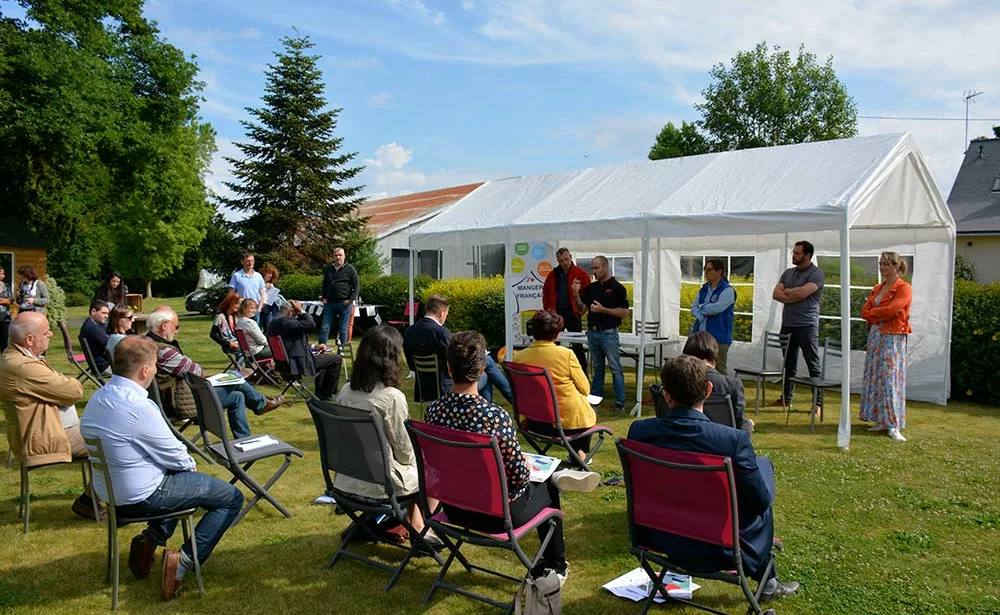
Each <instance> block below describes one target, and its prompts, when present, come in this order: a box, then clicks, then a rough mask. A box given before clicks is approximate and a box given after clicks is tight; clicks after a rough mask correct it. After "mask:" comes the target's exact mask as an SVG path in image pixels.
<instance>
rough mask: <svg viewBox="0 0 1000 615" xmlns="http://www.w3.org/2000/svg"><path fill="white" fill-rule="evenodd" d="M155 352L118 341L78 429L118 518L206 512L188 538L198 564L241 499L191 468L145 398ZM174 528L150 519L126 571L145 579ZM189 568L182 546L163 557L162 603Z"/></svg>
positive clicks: (143, 341)
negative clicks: (95, 453) (108, 373)
mask: <svg viewBox="0 0 1000 615" xmlns="http://www.w3.org/2000/svg"><path fill="white" fill-rule="evenodd" d="M156 351H157V347H156V344H155V343H154V342H153V341H152V340H150V339H147V338H145V337H142V336H128V337H126V338H125V339H123V340H122V341H121V342H119V343H118V346H117V347H116V348H115V360H114V365H115V374H114V375H113V376H112V377H111V380H110V381H108V383H107V384H106V385H105V386H103V387H101V388H100V389H99V390H98V391H97V392H96V393H94V395H93V396H91V398H90V401H89V402H88V403H87V408H86V410H85V411H84V414H83V418H82V419H81V421H80V430H81V432H82V433H83V435H84V436H85V437H87V438H97V437H99V438H100V439H101V443H102V444H103V446H104V455H105V462H106V463H107V465H108V468H109V470H110V474H111V483H112V486H113V487H114V490H115V500H116V503H117V508H116V510H117V512H118V514H120V515H123V516H127V517H138V516H148V515H157V514H164V513H168V512H173V511H175V510H180V509H184V508H191V507H196V506H197V507H200V508H203V509H205V511H206V512H205V514H204V516H203V517H202V518H201V521H199V522H198V526H197V528H196V529H195V533H194V539H195V540H197V541H198V559H199V560H200V562H201V564H202V565H204V563H205V560H207V559H208V556H209V555H211V554H212V550H213V549H214V548H215V545H216V544H218V542H219V539H220V538H222V535H223V534H224V533H225V532H226V530H227V529H229V526H230V525H231V524H232V522H233V519H235V518H236V516H237V515H238V514H239V512H240V509H241V508H242V507H243V494H242V493H241V492H240V490H239V489H237V488H236V487H234V486H232V485H230V484H229V483H227V482H225V481H223V480H220V479H218V478H215V477H213V476H209V475H207V474H201V473H199V472H196V471H195V462H194V459H192V458H191V456H190V455H189V454H188V452H187V449H186V448H185V447H184V445H183V444H181V443H180V441H178V440H177V438H175V437H174V435H173V433H172V432H171V431H170V429H169V428H168V427H167V424H166V422H164V420H163V417H162V416H161V415H160V411H159V409H158V408H157V407H156V405H155V403H154V402H153V401H152V400H150V399H149V397H148V395H147V393H146V389H147V387H149V385H150V384H151V383H152V382H153V378H154V377H155V375H156ZM93 481H94V489H95V490H96V491H97V494H98V495H99V496H100V497H101V499H106V498H107V495H108V490H107V485H105V483H104V476H103V475H102V474H95V475H94V478H93ZM176 527H177V520H176V519H171V520H163V521H150V522H149V524H148V526H147V527H146V529H145V530H143V531H142V533H141V534H139V535H138V536H136V537H135V538H134V539H133V540H132V547H131V551H130V552H129V569H130V570H131V571H132V573H133V574H134V575H135V576H136V578H140V579H142V578H145V577H147V576H148V575H149V570H150V568H151V566H152V563H153V556H154V554H155V551H156V547H157V545H166V542H167V539H168V538H169V537H170V536H171V535H172V534H173V533H174V530H175V529H176ZM193 568H194V560H193V559H192V557H191V545H190V542H189V541H188V542H185V543H184V546H183V547H182V548H181V550H180V551H177V550H173V549H167V550H166V551H165V552H164V554H163V587H162V591H163V597H164V599H166V600H170V599H172V598H174V597H175V596H176V595H177V591H178V589H179V588H180V586H181V579H182V578H183V577H184V574H185V573H186V572H187V571H188V570H191V569H193Z"/></svg>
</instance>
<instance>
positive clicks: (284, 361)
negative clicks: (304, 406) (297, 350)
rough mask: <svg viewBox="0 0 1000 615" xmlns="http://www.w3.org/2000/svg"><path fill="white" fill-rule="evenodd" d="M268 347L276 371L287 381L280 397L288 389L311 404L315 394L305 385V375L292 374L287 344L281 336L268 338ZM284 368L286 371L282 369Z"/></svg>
mask: <svg viewBox="0 0 1000 615" xmlns="http://www.w3.org/2000/svg"><path fill="white" fill-rule="evenodd" d="M267 345H268V347H269V348H270V349H271V359H273V361H274V368H275V371H276V372H277V374H278V375H279V376H281V379H282V380H284V381H285V388H283V389H281V393H280V395H284V394H285V393H287V392H288V389H292V390H293V391H295V396H296V397H301V398H302V401H304V402H307V403H308V402H309V400H310V399H312V398H313V397H315V396H316V395H315V393H313V392H312V391H310V390H309V387H307V386H306V385H305V384H303V382H302V381H303V379H304V378H305V375H304V374H293V373H292V372H291V364H290V363H289V361H288V351H287V350H285V342H284V341H283V340H282V339H281V336H280V335H269V336H267ZM282 367H284V369H282Z"/></svg>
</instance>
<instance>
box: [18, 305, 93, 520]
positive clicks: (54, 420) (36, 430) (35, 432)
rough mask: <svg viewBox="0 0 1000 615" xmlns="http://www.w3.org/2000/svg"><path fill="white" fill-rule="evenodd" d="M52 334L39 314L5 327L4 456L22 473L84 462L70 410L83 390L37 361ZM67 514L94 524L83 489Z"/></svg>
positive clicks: (76, 424)
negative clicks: (6, 446) (10, 457)
mask: <svg viewBox="0 0 1000 615" xmlns="http://www.w3.org/2000/svg"><path fill="white" fill-rule="evenodd" d="M51 338H52V330H51V329H50V328H49V321H48V319H47V318H46V317H45V314H43V313H41V312H21V313H20V314H18V315H17V318H15V319H14V320H13V322H11V324H10V345H9V346H8V347H7V350H5V351H4V353H3V357H2V360H0V405H3V410H4V417H5V420H6V423H7V442H8V444H9V446H10V450H11V451H13V452H14V454H15V455H16V456H17V457H18V458H19V459H20V460H21V463H23V464H25V466H26V467H28V468H31V467H34V466H41V465H47V464H50V463H66V462H70V461H74V460H83V459H87V447H86V446H85V445H84V442H83V437H82V436H81V435H80V417H79V416H78V415H77V413H76V408H75V407H74V406H73V404H75V403H76V402H77V401H79V400H80V399H81V398H82V397H83V385H82V384H80V381H79V380H74V379H73V378H69V377H67V376H64V375H62V374H60V373H59V372H57V371H55V370H54V369H52V368H51V367H49V364H48V363H47V362H46V361H45V358H44V357H43V355H44V354H45V351H46V350H48V347H49V340H50V339H51ZM73 512H75V513H76V514H78V515H80V516H81V517H87V518H90V519H95V518H96V514H97V513H95V511H94V502H93V500H92V499H91V497H90V489H89V486H88V485H84V490H83V495H81V496H80V497H78V498H77V499H76V501H74V502H73Z"/></svg>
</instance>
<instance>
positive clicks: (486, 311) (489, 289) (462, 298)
mask: <svg viewBox="0 0 1000 615" xmlns="http://www.w3.org/2000/svg"><path fill="white" fill-rule="evenodd" d="M430 295H442V296H444V297H447V299H448V303H449V304H450V305H449V307H450V309H449V312H448V323H447V325H448V328H449V329H451V330H452V331H479V332H480V333H482V334H483V337H485V338H486V344H487V345H488V346H489V347H490V348H498V347H500V346H503V345H504V338H505V335H504V315H503V307H504V289H503V277H502V276H496V277H492V278H453V279H450V280H437V281H435V282H433V283H432V284H430V285H429V286H427V288H426V289H424V292H423V294H421V295H420V300H421V301H423V302H426V301H427V297H429V296H430Z"/></svg>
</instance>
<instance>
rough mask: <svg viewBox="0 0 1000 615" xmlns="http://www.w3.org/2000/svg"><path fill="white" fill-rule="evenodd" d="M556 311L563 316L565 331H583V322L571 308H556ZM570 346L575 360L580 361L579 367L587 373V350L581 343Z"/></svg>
mask: <svg viewBox="0 0 1000 615" xmlns="http://www.w3.org/2000/svg"><path fill="white" fill-rule="evenodd" d="M556 312H557V313H558V314H559V315H560V316H562V317H563V329H564V330H565V331H571V332H573V333H581V332H582V331H583V323H582V322H581V321H580V317H579V316H578V315H577V314H575V313H573V308H570V309H568V310H556ZM570 348H571V349H572V350H573V354H575V355H576V360H577V361H579V362H580V367H582V368H583V373H585V374H586V373H588V372H587V350H586V349H585V348H584V347H583V344H570Z"/></svg>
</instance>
